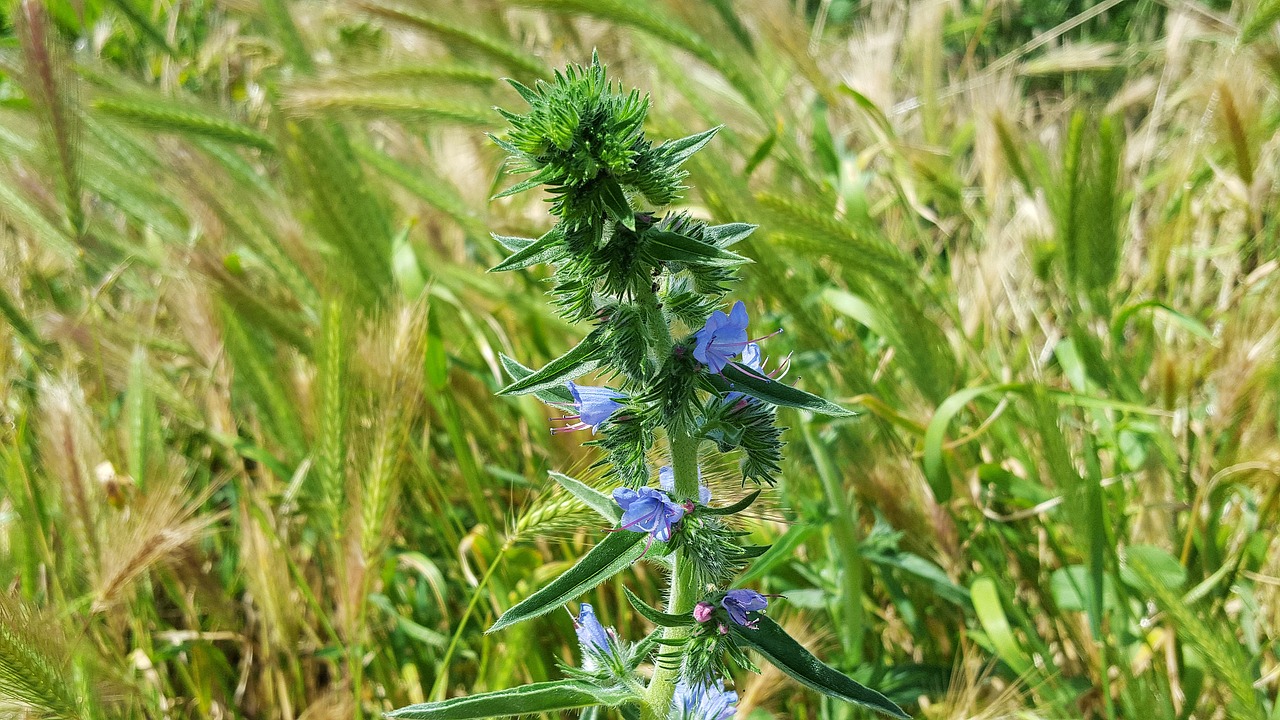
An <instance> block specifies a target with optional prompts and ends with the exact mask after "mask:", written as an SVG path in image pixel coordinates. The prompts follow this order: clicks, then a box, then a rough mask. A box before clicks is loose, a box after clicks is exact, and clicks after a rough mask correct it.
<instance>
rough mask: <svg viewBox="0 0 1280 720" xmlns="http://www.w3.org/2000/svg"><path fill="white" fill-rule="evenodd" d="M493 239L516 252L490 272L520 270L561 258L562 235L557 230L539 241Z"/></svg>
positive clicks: (505, 237)
mask: <svg viewBox="0 0 1280 720" xmlns="http://www.w3.org/2000/svg"><path fill="white" fill-rule="evenodd" d="M493 239H494V240H497V241H498V242H500V243H502V246H503V247H505V248H507V249H508V250H512V251H514V252H513V254H512V255H511V256H510V257H508V258H507V259H506V260H503V261H502V262H500V263H498V264H497V265H495V266H494V267H492V268H489V272H503V271H506V270H520V269H522V268H527V267H529V266H531V265H539V264H541V263H548V262H551V261H552V260H555V259H556V258H557V257H559V256H560V252H561V246H560V233H558V232H556V231H555V230H551V231H550V232H548V233H547V234H545V235H543V236H542V237H540V238H538V239H537V240H531V239H529V238H521V237H507V236H505V235H497V234H494V235H493Z"/></svg>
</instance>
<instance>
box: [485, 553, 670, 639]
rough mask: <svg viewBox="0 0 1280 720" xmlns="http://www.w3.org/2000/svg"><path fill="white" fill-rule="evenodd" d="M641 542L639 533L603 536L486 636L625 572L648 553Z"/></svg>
mask: <svg viewBox="0 0 1280 720" xmlns="http://www.w3.org/2000/svg"><path fill="white" fill-rule="evenodd" d="M643 539H644V535H643V534H641V533H633V532H626V531H621V532H614V533H610V534H608V535H606V536H605V538H604V539H603V540H601V541H600V542H599V544H597V545H596V546H595V547H593V548H591V550H590V551H589V552H587V554H585V555H583V556H582V558H581V559H580V560H578V562H576V563H574V565H573V567H572V568H569V569H568V570H567V571H565V572H564V573H563V574H561V575H560V576H559V577H557V578H556V579H555V580H553V581H551V582H550V583H548V584H547V585H545V586H543V587H542V588H541V589H539V590H538V591H537V592H534V593H532V594H531V595H529V597H527V598H525V599H524V600H521V601H520V602H518V603H516V604H515V605H513V606H512V607H511V608H510V609H508V610H507V611H506V612H504V613H502V615H501V616H499V617H498V619H497V620H495V621H494V623H493V625H490V626H489V629H488V630H486V631H485V632H490V633H494V632H498V631H499V630H502V629H503V628H506V627H509V626H511V625H515V624H516V623H519V622H524V621H525V620H531V619H533V618H536V617H538V616H540V615H546V614H547V613H549V612H551V611H553V610H558V609H559V608H560V607H561V606H562V605H564V604H565V603H567V602H569V601H570V600H573V599H575V598H577V597H579V596H581V595H582V594H583V593H585V592H587V591H588V590H590V589H592V588H594V587H596V586H597V585H599V584H600V583H602V582H604V581H605V580H608V579H609V578H611V577H613V576H614V575H617V574H618V573H620V572H622V571H623V570H626V569H627V568H629V567H631V565H632V564H634V563H635V561H636V560H639V559H640V556H641V555H642V554H644V552H645V551H646V550H647V549H648V548H647V547H646V546H645V545H644V544H643V543H642V542H641V540H643Z"/></svg>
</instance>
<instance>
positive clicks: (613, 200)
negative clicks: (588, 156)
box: [599, 177, 636, 231]
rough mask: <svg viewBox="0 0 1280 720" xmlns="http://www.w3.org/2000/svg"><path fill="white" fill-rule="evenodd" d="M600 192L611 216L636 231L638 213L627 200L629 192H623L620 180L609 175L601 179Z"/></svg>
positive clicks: (605, 207)
mask: <svg viewBox="0 0 1280 720" xmlns="http://www.w3.org/2000/svg"><path fill="white" fill-rule="evenodd" d="M599 193H600V198H601V200H603V202H604V209H605V210H606V211H608V213H609V217H612V218H613V219H614V220H617V221H618V222H620V223H622V225H623V227H625V228H626V229H628V230H632V231H634V230H635V229H636V214H635V211H634V210H632V209H631V203H629V202H627V194H626V193H624V192H622V187H621V186H620V185H618V181H616V180H614V179H613V178H609V177H606V178H603V179H601V180H600V189H599Z"/></svg>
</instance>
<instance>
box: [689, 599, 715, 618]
mask: <svg viewBox="0 0 1280 720" xmlns="http://www.w3.org/2000/svg"><path fill="white" fill-rule="evenodd" d="M713 612H715V608H714V607H713V606H712V605H711V603H706V602H700V603H698V604H697V605H694V606H693V619H694V620H697V621H698V622H700V623H704V622H706V621H708V620H710V619H711V613H713Z"/></svg>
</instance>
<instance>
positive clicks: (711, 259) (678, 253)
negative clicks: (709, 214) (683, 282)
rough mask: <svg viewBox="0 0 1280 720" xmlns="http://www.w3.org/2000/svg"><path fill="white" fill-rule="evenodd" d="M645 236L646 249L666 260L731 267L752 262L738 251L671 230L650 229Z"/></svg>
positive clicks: (687, 263) (656, 256) (655, 256)
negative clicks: (732, 251) (737, 252)
mask: <svg viewBox="0 0 1280 720" xmlns="http://www.w3.org/2000/svg"><path fill="white" fill-rule="evenodd" d="M645 238H646V239H647V240H648V242H647V244H646V245H645V250H646V251H647V252H648V253H649V254H650V255H652V256H653V257H654V258H656V259H658V260H663V261H666V262H678V263H685V264H686V265H703V266H707V267H731V266H733V265H742V264H744V263H749V262H751V261H750V260H748V259H747V258H744V257H742V256H741V255H738V254H736V253H731V252H729V251H728V250H724V249H722V248H719V247H717V246H715V245H712V244H710V243H705V242H703V241H701V240H697V239H695V238H691V237H689V236H688V235H681V234H680V233H674V232H671V231H670V230H657V229H653V230H649V231H648V232H646V233H645Z"/></svg>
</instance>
